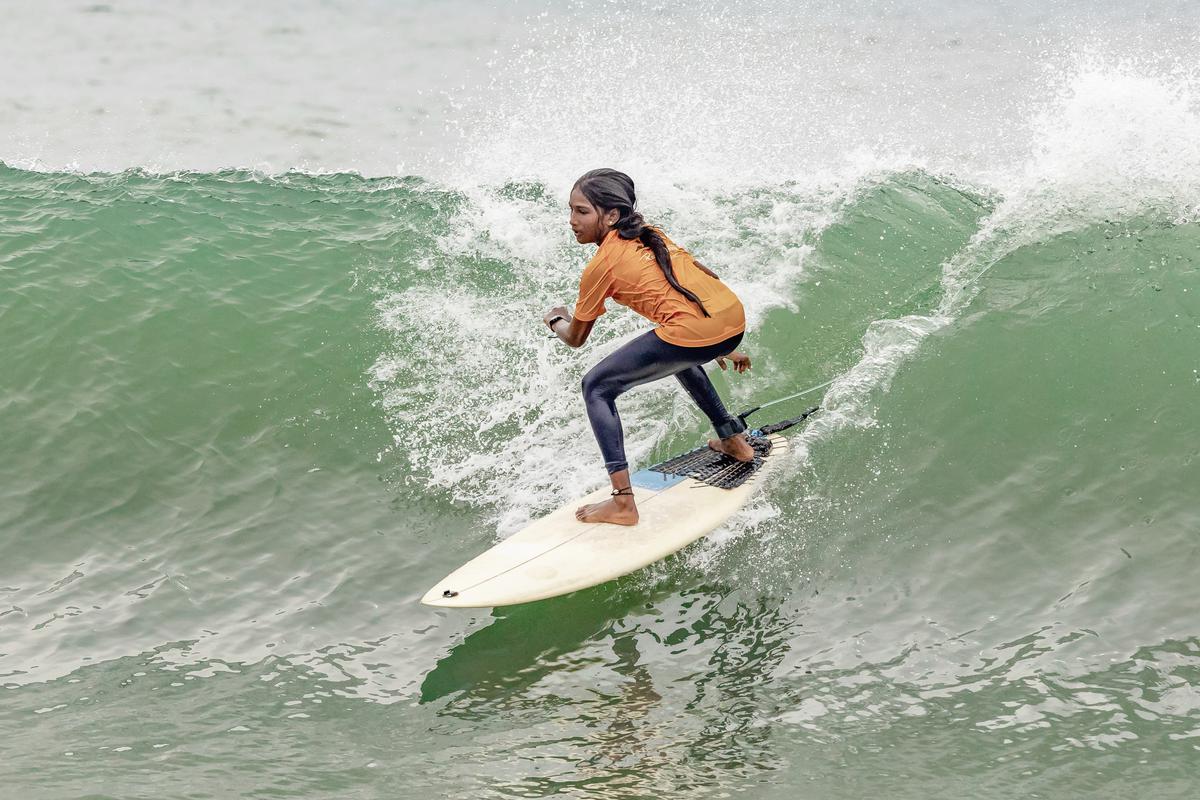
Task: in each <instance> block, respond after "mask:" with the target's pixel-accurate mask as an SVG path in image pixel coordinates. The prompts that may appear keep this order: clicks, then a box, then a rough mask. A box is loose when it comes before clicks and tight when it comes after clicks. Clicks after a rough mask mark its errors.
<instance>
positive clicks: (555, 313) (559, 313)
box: [542, 306, 571, 325]
mask: <svg viewBox="0 0 1200 800" xmlns="http://www.w3.org/2000/svg"><path fill="white" fill-rule="evenodd" d="M555 317H562V318H564V319H565V320H566V321H567V322H570V321H571V315H570V314H568V313H567V307H566V306H555V307H554V308H552V309H550V310H549V311H547V312H546V314H545V316H543V317H542V322H544V323H545V324H547V325H549V324H550V320H552V319H554V318H555Z"/></svg>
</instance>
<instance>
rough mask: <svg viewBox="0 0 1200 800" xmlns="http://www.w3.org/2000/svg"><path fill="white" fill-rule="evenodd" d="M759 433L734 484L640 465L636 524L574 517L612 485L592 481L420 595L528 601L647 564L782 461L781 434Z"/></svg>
mask: <svg viewBox="0 0 1200 800" xmlns="http://www.w3.org/2000/svg"><path fill="white" fill-rule="evenodd" d="M762 438H763V439H767V440H770V451H769V452H768V453H767V454H766V455H765V456H762V457H761V460H760V461H759V462H758V464H757V468H756V469H755V470H754V472H753V474H752V475H751V476H750V477H749V478H748V479H746V480H745V482H744V483H742V484H741V485H739V486H737V487H735V488H732V489H725V488H719V487H717V486H713V485H710V484H709V483H704V482H701V481H699V480H696V479H695V478H692V477H683V476H680V475H672V474H667V473H665V472H658V471H655V470H654V469H653V468H652V469H648V470H641V471H639V472H636V473H634V474H633V475H632V476H631V483H632V484H633V495H634V500H635V501H636V502H637V508H638V515H639V519H638V523H637V524H636V525H612V524H609V523H603V522H600V523H596V522H592V523H587V522H580V521H578V520H577V519H575V509H576V508H578V507H579V506H581V505H584V504H586V503H596V502H600V501H602V500H606V499H608V497H609V492H610V491H611V489H609V488H604V489H597V490H596V491H595V492H592V493H591V494H589V495H587V496H586V497H583V498H580V499H578V500H574V501H572V502H570V503H568V504H567V505H565V506H563V507H562V508H560V509H558V510H557V511H555V512H553V513H551V514H550V515H549V516H546V517H542V518H541V519H539V520H536V521H534V522H533V523H531V524H530V525H529V526H528V527H527V528H525V529H523V530H521V531H519V532H518V533H515V534H513V535H512V536H510V537H509V538H507V539H505V540H504V541H502V542H500V543H499V544H497V545H496V546H495V547H493V548H492V549H490V550H488V551H487V552H485V553H483V554H482V555H480V556H478V557H476V558H475V559H473V560H471V561H469V562H468V563H466V564H465V565H463V566H462V567H459V568H458V569H456V570H455V571H454V572H452V573H450V574H449V575H447V576H446V577H445V578H444V579H442V580H441V581H438V583H437V585H436V586H434V587H433V588H432V589H430V590H429V591H428V592H427V593H426V594H425V596H424V597H422V598H421V602H422V603H425V604H426V605H430V606H448V607H460V608H483V607H491V606H506V605H513V604H515V603H528V602H531V601H533V600H544V599H546V598H548V597H557V596H558V595H562V594H567V593H568V592H574V591H577V590H579V589H586V588H588V587H589V586H596V585H597V584H601V583H604V582H605V581H610V580H612V579H614V578H619V577H620V576H622V575H627V574H629V573H630V572H633V571H635V570H638V569H641V568H642V567H645V566H647V565H649V564H653V563H654V562H655V561H658V560H660V559H662V558H665V557H667V556H669V555H671V554H672V553H674V552H677V551H679V550H681V549H682V548H684V547H686V546H687V545H689V544H691V543H692V542H694V541H696V540H697V539H699V538H700V537H702V536H704V535H705V534H707V533H709V532H710V531H712V530H713V529H715V528H716V527H717V526H719V525H720V524H721V523H723V522H724V521H725V520H727V519H729V518H730V517H731V516H733V515H734V514H735V513H736V512H737V511H738V509H740V508H741V507H742V506H743V505H744V504H745V503H746V501H747V500H748V499H749V498H750V496H751V495H753V494H754V492H755V490H756V489H757V488H758V487H759V486H761V485H762V482H763V480H764V479H765V478H766V476H767V475H768V474H769V473H770V472H771V471H772V470H773V468H775V467H777V466H778V465H779V464H780V462H782V461H783V456H784V454H785V453H786V452H787V450H788V443H787V439H785V438H784V437H782V436H778V435H769V436H764V437H762ZM760 447H761V445H760ZM728 463H730V464H732V463H733V462H732V459H730V460H729V461H728ZM660 466H661V465H660Z"/></svg>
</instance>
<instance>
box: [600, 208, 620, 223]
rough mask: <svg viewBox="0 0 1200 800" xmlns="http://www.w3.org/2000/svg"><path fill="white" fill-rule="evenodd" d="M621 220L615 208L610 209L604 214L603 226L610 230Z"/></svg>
mask: <svg viewBox="0 0 1200 800" xmlns="http://www.w3.org/2000/svg"><path fill="white" fill-rule="evenodd" d="M620 218H621V212H620V211H618V210H617V209H615V208H610V209H609V210H608V211H606V212H604V224H605V225H607V226H608V227H610V228H612V227H614V226H615V225H616V224H617V220H619V219H620Z"/></svg>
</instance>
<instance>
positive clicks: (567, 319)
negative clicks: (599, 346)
mask: <svg viewBox="0 0 1200 800" xmlns="http://www.w3.org/2000/svg"><path fill="white" fill-rule="evenodd" d="M551 320H553V322H552V321H551ZM542 321H543V322H545V323H546V324H547V325H549V326H550V330H552V331H554V335H555V336H557V337H558V338H559V339H562V340H563V341H564V342H566V343H567V344H568V345H570V346H571V347H582V346H583V343H584V342H586V341H587V338H588V336H589V335H591V332H592V326H593V325H595V324H596V320H594V319H591V320H586V321H585V320H581V319H576V318H575V317H574V316H572V315H571V312H569V311H567V307H566V306H555V307H554V308H552V309H550V310H549V311H547V312H546V316H545V317H543V318H542Z"/></svg>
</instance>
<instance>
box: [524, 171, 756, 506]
mask: <svg viewBox="0 0 1200 800" xmlns="http://www.w3.org/2000/svg"><path fill="white" fill-rule="evenodd" d="M636 206H637V197H636V195H635V194H634V191H633V180H632V179H631V178H630V177H629V176H628V175H626V174H624V173H622V172H617V171H616V170H612V169H596V170H592V171H591V172H588V173H586V174H585V175H584V176H583V177H582V178H580V179H579V180H578V181H576V182H575V186H574V187H573V188H572V189H571V198H570V207H571V230H572V231H574V232H575V238H576V239H577V240H578V241H579V242H580V243H581V244H596V245H599V246H600V249H599V250H598V251H597V252H596V255H595V256H594V257H593V258H592V260H591V261H590V262H589V263H588V265H587V267H586V268H585V269H584V270H583V276H582V278H581V279H580V282H579V300H578V302H576V304H575V313H574V314H573V315H572V314H571V313H570V312H568V311H567V308H566V306H557V307H555V308H552V309H550V310H549V311H548V312H546V316H545V318H544V321H545V323H546V324H547V325H549V326H550V330H552V331H554V333H555V334H556V335H557V336H558V338H559V339H561V340H562V341H564V342H566V343H567V344H568V345H570V346H571V347H580V346H582V345H583V343H584V342H586V341H587V338H588V335H589V334H590V333H591V332H592V325H593V324H595V321H596V319H597V318H598V317H599V316H600V315H601V314H603V313H604V312H605V308H604V301H605V299H607V298H609V297H611V298H612V299H613V300H615V301H616V302H618V303H620V304H621V305H624V306H628V307H629V308H631V309H633V310H634V311H636V312H637V313H639V314H641V315H642V316H643V317H646V318H647V319H649V320H650V321H651V322H654V323H657V325H658V327H656V328H654V329H653V330H651V331H648V332H647V333H644V334H642V335H641V336H638V337H636V338H634V339H633V340H632V341H630V342H628V343H626V344H625V345H623V346H622V347H621V348H620V349H618V350H617V351H616V352H614V353H613V354H612V355H610V356H608V357H607V358H605V359H604V360H603V361H601V362H600V363H599V364H597V365H596V366H595V367H593V368H592V369H591V370H590V371H589V372H588V373H587V375H585V376H584V377H583V399H584V403H585V405H586V406H587V414H588V420H589V421H590V422H591V424H592V432H593V433H595V435H596V441H597V442H598V443H599V444H600V452H601V453H602V454H603V456H604V466H605V468H606V469H607V470H608V474H609V478H610V480H611V481H612V488H613V491H612V499H610V500H606V501H604V502H603V503H593V504H591V505H585V506H581V507H580V508H578V509H577V510H576V511H575V516H576V518H577V519H579V520H581V521H583V522H611V523H615V524H618V525H634V524H636V523H637V521H638V512H637V506H636V505H635V504H634V500H633V489H632V487H631V485H630V482H629V464H628V462H627V461H626V460H625V440H624V434H623V432H622V430H621V418H620V416H618V414H617V406H616V399H617V397H618V396H619V395H621V394H622V393H624V392H626V391H628V390H629V389H632V388H633V387H634V386H640V385H641V384H643V383H648V382H650V381H655V380H659V379H660V378H665V377H667V376H668V375H674V376H675V377H676V378H677V379H678V380H679V383H680V384H682V386H683V388H684V390H685V391H686V392H687V393H688V394H689V395H690V396H691V398H692V400H694V401H695V402H696V405H698V406H699V407H700V410H701V411H703V412H704V413H705V415H706V416H707V417H708V418H709V420H710V421H711V422H712V424H713V427H714V428H715V429H716V432H717V437H718V438H716V439H711V440H709V442H708V446H709V447H711V448H713V449H714V450H718V451H720V452H722V453H725V454H726V455H729V456H730V457H732V458H735V459H737V460H738V461H750V460H752V459H753V458H754V449H753V448H752V447H750V443H749V442H748V441H747V440H746V436H745V434H744V433H743V431H745V429H746V426H745V425H744V424H743V423H742V421H741V420H739V419H738V418H737V417H734V416H732V415H731V414H730V413H729V412H728V411H727V410H726V409H725V406H724V404H723V403H722V402H721V398H720V397H718V396H717V391H716V389H715V388H714V387H713V385H712V381H710V380H709V378H708V375H706V374H705V372H704V370H703V369H702V368H701V366H700V365H701V364H704V363H705V362H708V361H712V360H714V359H716V362H717V364H718V365H719V366H720V367H721V369H725V368H726V366H725V360H726V359H728V360H729V361H730V362H732V363H733V369H734V371H735V372H745V371H746V370H748V369H750V357H749V356H747V355H746V354H744V353H739V352H738V351H737V350H735V349H734V348H736V347H737V346H738V344H739V343H740V342H741V341H742V334H743V333H744V332H745V330H746V317H745V313H744V311H743V309H742V304H741V302H740V301H739V300H738V298H737V296H736V295H735V294H734V293H733V292H732V291H730V290H729V287H728V286H726V285H725V284H724V283H722V282H721V280H720V279H719V278H718V277H717V276H716V274H714V273H713V272H712V271H711V270H709V269H708V268H707V267H705V266H704V265H703V264H700V263H699V262H698V261H696V260H695V259H693V258H692V256H691V255H690V254H688V253H687V251H685V250H682V249H680V248H679V247H677V246H676V245H675V244H674V243H673V242H672V241H671V240H670V239H668V238H667V237H666V236H665V235H664V234H663V233H662V231H660V230H658V229H656V228H651V227H649V226H648V225H646V222H645V220H644V219H643V218H642V215H641V214H639V213H638V212H637V211H635V210H634V209H635V208H636Z"/></svg>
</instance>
